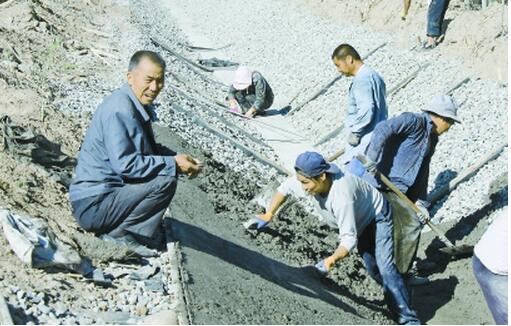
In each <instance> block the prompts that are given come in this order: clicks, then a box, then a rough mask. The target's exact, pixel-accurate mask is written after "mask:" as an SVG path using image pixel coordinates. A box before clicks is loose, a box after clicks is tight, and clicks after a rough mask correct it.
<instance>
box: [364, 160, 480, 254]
mask: <svg viewBox="0 0 511 326" xmlns="http://www.w3.org/2000/svg"><path fill="white" fill-rule="evenodd" d="M357 159H358V160H359V161H360V162H362V164H366V163H367V160H366V158H365V156H362V155H358V156H357ZM376 176H377V177H378V178H379V179H380V180H381V181H382V182H383V183H384V184H385V185H386V186H387V187H389V189H390V190H392V191H393V192H394V193H395V194H396V195H397V196H398V197H399V198H401V199H402V200H403V201H404V202H405V203H407V204H408V205H409V206H410V208H412V209H413V210H414V211H415V213H416V214H419V213H420V212H421V211H420V209H419V208H418V207H417V205H415V203H414V202H412V201H411V200H410V199H408V197H406V195H405V194H403V193H402V192H401V190H399V189H398V188H397V187H396V186H395V185H394V184H393V183H392V182H390V180H389V179H387V177H386V176H385V175H383V174H381V173H380V171H378V170H376ZM426 224H427V225H428V226H429V228H430V229H431V230H432V231H433V232H434V233H435V234H436V236H437V237H438V238H439V239H440V240H441V241H442V242H443V243H444V244H445V245H446V246H447V247H445V248H441V249H439V250H440V251H442V252H443V253H446V254H448V255H450V256H467V255H470V254H472V252H473V250H474V247H473V246H468V245H461V246H455V245H454V244H453V243H452V242H451V241H450V240H449V239H447V237H446V236H445V234H444V233H443V232H442V231H441V230H440V229H439V228H438V227H437V226H436V225H435V224H433V223H432V222H431V221H429V220H428V221H427V222H426Z"/></svg>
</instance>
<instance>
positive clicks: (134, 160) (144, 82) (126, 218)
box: [69, 51, 202, 253]
mask: <svg viewBox="0 0 511 326" xmlns="http://www.w3.org/2000/svg"><path fill="white" fill-rule="evenodd" d="M164 73H165V61H164V60H163V59H162V58H161V56H160V55H158V54H157V53H155V52H151V51H138V52H136V53H135V54H134V55H133V56H132V57H131V60H130V62H129V67H128V74H127V84H125V85H124V86H123V87H122V88H120V89H117V90H115V91H114V92H113V93H112V94H111V95H110V96H108V97H107V98H105V100H104V101H103V103H101V105H100V106H99V107H98V109H97V110H96V111H95V112H94V115H93V117H92V121H91V123H90V126H89V128H88V130H87V133H86V135H85V139H84V142H83V144H82V146H81V149H80V153H79V155H78V164H77V166H76V171H75V178H74V180H73V183H72V184H71V187H70V191H69V198H70V201H71V205H72V209H73V215H74V216H75V218H76V220H77V221H78V224H79V225H80V226H81V227H82V228H84V229H85V230H87V231H90V232H93V233H95V234H96V235H98V236H99V235H103V236H104V235H107V237H104V238H105V239H109V240H111V241H114V242H119V243H124V244H129V245H135V246H138V247H136V248H140V246H139V244H143V245H145V246H148V247H150V248H155V249H163V248H164V243H165V242H164V232H163V228H162V217H163V214H164V212H165V210H166V208H167V206H168V205H169V204H170V201H171V200H172V197H173V196H174V192H175V190H176V183H177V173H183V174H186V175H188V176H194V175H196V174H197V173H199V172H200V170H201V167H202V163H201V162H199V161H198V160H196V159H194V158H193V157H191V156H189V155H186V154H178V155H176V153H175V152H173V151H171V150H169V149H168V148H165V147H163V146H161V145H159V144H157V143H156V142H155V138H154V134H153V130H152V127H151V120H152V117H154V114H153V112H154V111H153V109H154V108H153V107H152V103H153V101H154V100H155V99H156V97H157V96H158V94H159V93H160V91H161V90H162V88H163V85H164ZM142 248H143V247H142ZM146 249H147V248H146ZM145 252H146V253H147V250H146V251H145Z"/></svg>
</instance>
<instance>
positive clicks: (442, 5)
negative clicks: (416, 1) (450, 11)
mask: <svg viewBox="0 0 511 326" xmlns="http://www.w3.org/2000/svg"><path fill="white" fill-rule="evenodd" d="M447 7H449V0H431V3H430V4H429V8H428V28H427V31H426V33H427V35H428V36H430V37H439V36H440V35H442V24H443V22H444V17H445V12H446V11H447Z"/></svg>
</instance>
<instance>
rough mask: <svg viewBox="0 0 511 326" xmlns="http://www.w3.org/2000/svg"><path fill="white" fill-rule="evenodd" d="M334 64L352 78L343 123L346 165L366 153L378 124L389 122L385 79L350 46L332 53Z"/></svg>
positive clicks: (342, 158)
mask: <svg viewBox="0 0 511 326" xmlns="http://www.w3.org/2000/svg"><path fill="white" fill-rule="evenodd" d="M332 61H333V63H334V65H335V66H336V67H337V70H338V71H339V72H340V73H341V74H343V75H344V76H347V77H353V80H352V82H351V85H350V88H349V92H348V108H347V112H346V119H345V123H344V127H345V130H346V139H347V144H346V148H345V153H344V154H343V156H342V157H341V162H342V163H343V164H346V163H348V162H349V161H350V160H351V159H352V158H353V157H355V156H356V155H357V154H362V153H364V151H365V149H366V148H367V144H368V143H369V139H370V138H371V133H372V131H373V129H374V127H375V126H376V124H377V123H378V122H380V121H383V120H386V119H387V116H388V111H387V102H386V86H385V82H384V81H383V78H382V77H381V76H380V75H379V74H378V73H377V72H376V71H375V70H374V69H373V68H371V67H369V66H368V65H367V64H365V63H364V62H363V61H362V59H361V58H360V55H359V54H358V52H357V51H356V50H355V49H354V48H353V47H352V46H351V45H349V44H341V45H339V46H338V47H337V48H336V49H335V50H334V52H333V53H332Z"/></svg>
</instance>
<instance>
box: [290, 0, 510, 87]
mask: <svg viewBox="0 0 511 326" xmlns="http://www.w3.org/2000/svg"><path fill="white" fill-rule="evenodd" d="M293 2H295V3H299V4H301V5H303V6H305V7H306V8H308V9H309V10H310V11H311V12H312V13H314V14H316V15H318V16H320V17H323V18H326V19H328V20H332V21H335V22H339V23H343V24H345V23H348V24H355V25H356V24H365V25H367V26H370V28H371V29H373V30H381V31H388V32H391V33H393V34H394V41H395V42H396V43H397V44H399V45H400V46H401V47H402V48H404V49H410V48H412V47H414V46H416V45H417V40H418V38H420V39H421V40H422V41H424V40H425V38H426V23H427V18H426V17H427V10H428V5H429V1H428V0H418V1H415V0H413V1H412V2H411V6H410V10H409V12H408V16H407V18H406V20H405V21H403V20H401V18H400V15H399V13H400V11H401V9H402V8H403V7H402V6H403V2H402V1H393V0H383V1H371V0H361V1H346V0H322V1H320V2H318V1H314V0H296V1H293ZM507 12H508V7H507V5H503V4H499V3H497V2H494V3H493V4H492V5H490V6H489V7H487V8H485V9H483V10H465V5H464V1H462V0H453V1H450V3H449V8H448V10H447V13H446V15H445V22H444V26H443V28H442V30H443V31H444V33H445V39H444V41H443V43H442V44H441V45H440V46H439V47H437V48H436V49H435V52H436V53H440V54H441V55H443V56H445V57H447V58H457V59H462V61H463V64H464V66H465V69H466V71H469V72H471V73H474V74H476V75H479V76H481V77H484V78H492V79H496V80H499V81H507V67H508V66H507V58H508V55H507V53H508V52H507V50H508V49H507V19H508V15H507ZM467 22H470V23H467Z"/></svg>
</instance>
